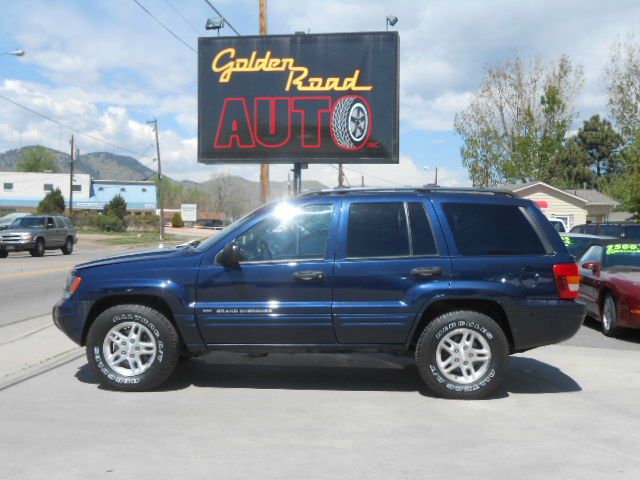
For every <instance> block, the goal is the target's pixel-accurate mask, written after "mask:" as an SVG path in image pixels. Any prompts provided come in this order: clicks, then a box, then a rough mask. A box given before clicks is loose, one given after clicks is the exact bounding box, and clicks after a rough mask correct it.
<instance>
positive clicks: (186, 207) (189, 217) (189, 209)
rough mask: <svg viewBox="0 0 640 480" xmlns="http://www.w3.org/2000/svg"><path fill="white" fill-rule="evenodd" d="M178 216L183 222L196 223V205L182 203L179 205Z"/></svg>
mask: <svg viewBox="0 0 640 480" xmlns="http://www.w3.org/2000/svg"><path fill="white" fill-rule="evenodd" d="M180 216H181V217H182V220H184V221H185V222H197V221H198V205H196V204H195V203H183V204H182V205H180Z"/></svg>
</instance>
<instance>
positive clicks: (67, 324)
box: [52, 298, 93, 345]
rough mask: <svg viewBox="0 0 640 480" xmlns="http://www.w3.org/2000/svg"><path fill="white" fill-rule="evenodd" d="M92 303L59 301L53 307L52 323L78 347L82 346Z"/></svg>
mask: <svg viewBox="0 0 640 480" xmlns="http://www.w3.org/2000/svg"><path fill="white" fill-rule="evenodd" d="M92 305H93V302H79V301H75V300H66V299H64V298H63V299H61V300H60V301H58V303H56V305H55V306H54V307H53V312H52V313H53V323H54V324H55V326H56V327H58V328H59V329H60V330H61V331H62V332H63V333H64V334H65V335H66V336H67V337H69V338H70V339H71V340H73V341H74V342H75V343H77V344H78V345H83V344H84V338H83V337H84V327H85V324H86V321H87V316H88V315H89V311H90V310H91V306H92Z"/></svg>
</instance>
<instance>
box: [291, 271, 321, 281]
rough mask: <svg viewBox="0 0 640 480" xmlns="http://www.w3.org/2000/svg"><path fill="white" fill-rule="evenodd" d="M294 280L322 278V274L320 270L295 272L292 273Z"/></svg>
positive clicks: (316, 279)
mask: <svg viewBox="0 0 640 480" xmlns="http://www.w3.org/2000/svg"><path fill="white" fill-rule="evenodd" d="M292 277H293V279H294V280H299V281H301V282H313V281H321V280H324V274H323V273H322V272H296V273H294V274H293V275H292Z"/></svg>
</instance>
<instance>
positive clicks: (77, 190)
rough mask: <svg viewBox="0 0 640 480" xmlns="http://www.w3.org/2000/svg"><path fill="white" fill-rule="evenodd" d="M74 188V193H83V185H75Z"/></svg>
mask: <svg viewBox="0 0 640 480" xmlns="http://www.w3.org/2000/svg"><path fill="white" fill-rule="evenodd" d="M72 188H73V191H74V192H81V191H82V185H74V186H73V187H72Z"/></svg>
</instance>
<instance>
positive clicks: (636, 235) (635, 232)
mask: <svg viewBox="0 0 640 480" xmlns="http://www.w3.org/2000/svg"><path fill="white" fill-rule="evenodd" d="M624 230H625V231H624V238H625V239H627V240H640V225H627V226H626V227H624Z"/></svg>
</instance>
